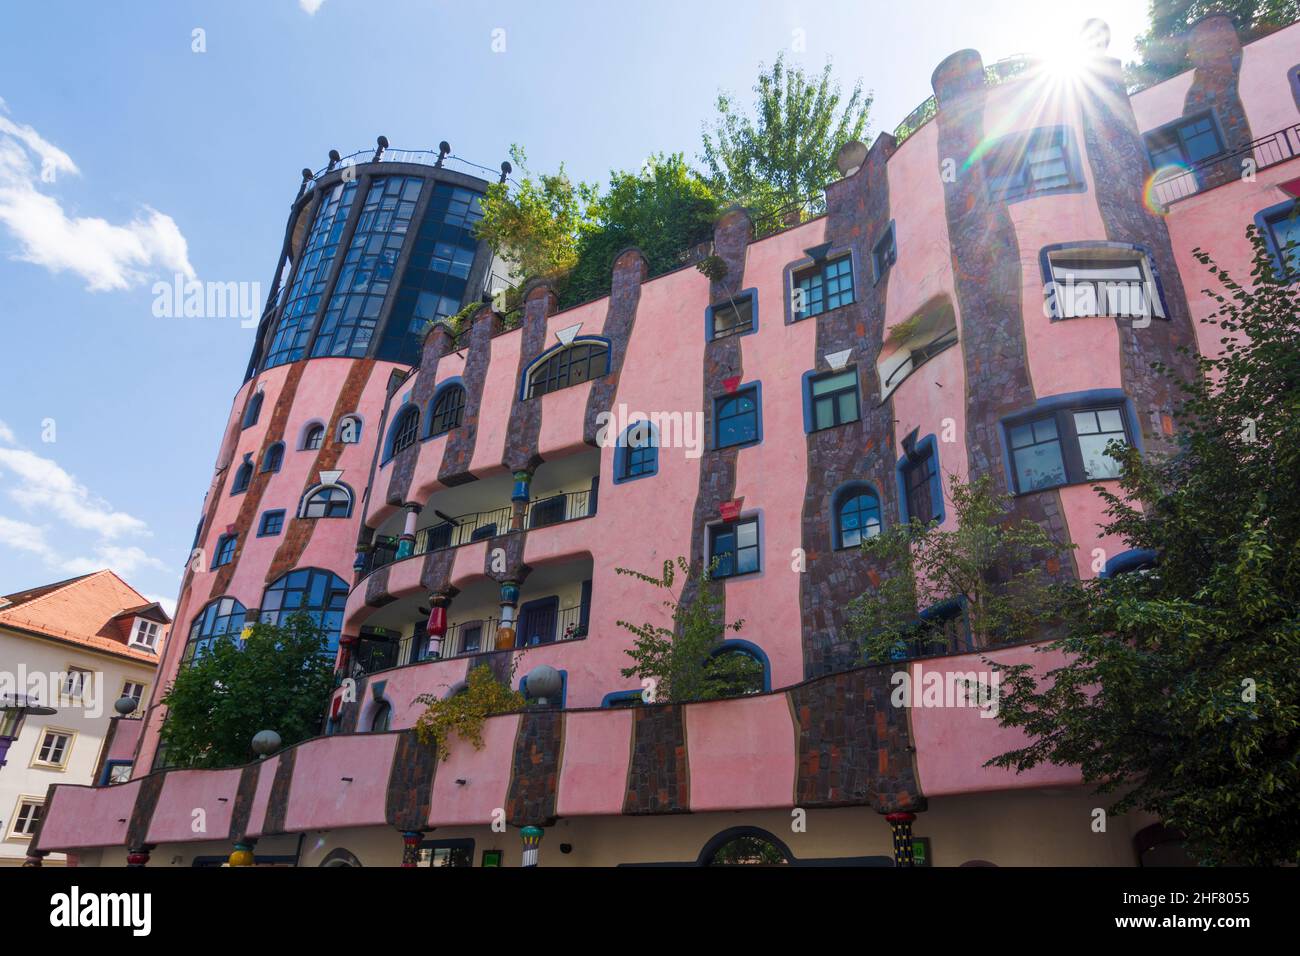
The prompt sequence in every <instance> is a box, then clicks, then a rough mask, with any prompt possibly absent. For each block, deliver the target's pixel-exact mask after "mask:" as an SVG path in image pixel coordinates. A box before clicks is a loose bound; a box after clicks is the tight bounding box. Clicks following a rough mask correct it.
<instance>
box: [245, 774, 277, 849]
mask: <svg viewBox="0 0 1300 956" xmlns="http://www.w3.org/2000/svg"><path fill="white" fill-rule="evenodd" d="M280 759H281V758H280V757H279V756H275V757H267V758H266V759H265V760H263V761H262V762H261V764H260V765H259V766H258V768H257V789H256V790H255V791H254V796H253V807H252V810H250V811H249V814H248V828H247V830H248V835H249V836H251V837H259V836H261V835H262V829H263V827H265V826H266V808H267V804H268V803H269V801H270V799H271V788H272V787H273V786H275V772H276V769H277V768H278V767H279V766H280Z"/></svg>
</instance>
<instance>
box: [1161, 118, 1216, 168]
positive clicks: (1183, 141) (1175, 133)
mask: <svg viewBox="0 0 1300 956" xmlns="http://www.w3.org/2000/svg"><path fill="white" fill-rule="evenodd" d="M1142 138H1143V140H1145V141H1146V144H1147V152H1149V153H1150V154H1151V166H1152V168H1153V169H1161V168H1162V167H1165V166H1194V165H1195V164H1197V163H1199V162H1202V161H1204V160H1207V159H1210V158H1211V157H1214V156H1217V155H1219V153H1222V152H1223V148H1224V147H1223V138H1222V137H1221V136H1220V135H1219V127H1218V126H1217V125H1216V124H1215V122H1214V116H1213V114H1211V113H1209V112H1205V113H1197V114H1196V115H1194V116H1187V117H1184V118H1182V119H1180V120H1177V121H1176V122H1173V123H1170V124H1168V125H1166V126H1162V127H1160V128H1159V129H1155V130H1152V131H1151V132H1149V133H1146V134H1144V135H1143V137H1142Z"/></svg>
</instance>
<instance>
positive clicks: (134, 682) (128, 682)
mask: <svg viewBox="0 0 1300 956" xmlns="http://www.w3.org/2000/svg"><path fill="white" fill-rule="evenodd" d="M132 685H134V686H136V687H139V688H140V696H139V697H137V696H136V695H135V694H128V693H127V692H126V689H127V688H128V687H131V686H132ZM148 689H149V685H148V684H146V683H145V682H144V681H139V680H130V679H129V678H128V679H127V680H124V681H122V693H121V694H120V695H118V696H119V697H130V698H131V699H132V700H134V701H135V702H136V704H137V706H138V705H140V704H143V703H144V692H145V691H146V690H148Z"/></svg>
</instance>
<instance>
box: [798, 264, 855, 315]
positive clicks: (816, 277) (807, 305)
mask: <svg viewBox="0 0 1300 956" xmlns="http://www.w3.org/2000/svg"><path fill="white" fill-rule="evenodd" d="M792 301H793V312H794V315H793V318H794V320H795V321H796V322H797V321H798V320H799V319H806V318H809V317H810V316H814V315H821V314H822V313H823V312H829V311H830V310H831V309H838V308H840V307H841V306H845V305H851V304H852V303H853V301H854V297H853V259H852V257H851V256H840V257H839V258H838V259H830V260H827V261H826V262H820V263H818V264H817V265H814V266H812V267H811V268H808V269H801V270H800V271H799V272H797V273H795V276H794V296H793V299H792Z"/></svg>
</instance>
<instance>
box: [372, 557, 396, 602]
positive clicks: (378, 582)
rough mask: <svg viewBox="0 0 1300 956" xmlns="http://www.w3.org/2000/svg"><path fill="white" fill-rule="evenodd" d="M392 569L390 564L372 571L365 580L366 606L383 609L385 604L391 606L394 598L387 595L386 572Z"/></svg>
mask: <svg viewBox="0 0 1300 956" xmlns="http://www.w3.org/2000/svg"><path fill="white" fill-rule="evenodd" d="M391 568H392V565H391V564H385V565H384V566H383V567H382V568H379V569H378V570H377V571H372V572H371V573H370V576H369V577H367V578H366V606H367V607H383V606H384V605H385V604H391V603H392V602H393V601H395V600H396V598H394V597H393V595H391V594H389V593H388V572H389V570H390V569H391Z"/></svg>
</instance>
